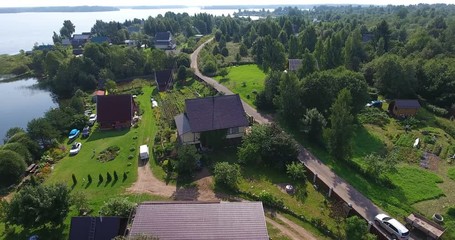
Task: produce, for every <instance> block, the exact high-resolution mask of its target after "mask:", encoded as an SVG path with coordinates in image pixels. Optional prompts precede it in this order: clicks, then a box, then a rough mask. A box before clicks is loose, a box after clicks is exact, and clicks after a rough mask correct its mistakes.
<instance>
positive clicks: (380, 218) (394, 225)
mask: <svg viewBox="0 0 455 240" xmlns="http://www.w3.org/2000/svg"><path fill="white" fill-rule="evenodd" d="M374 221H376V222H377V223H378V224H379V225H380V226H381V227H383V228H384V229H385V230H387V232H389V233H391V234H393V235H395V236H396V237H397V238H398V239H402V240H407V239H409V230H408V229H407V228H406V227H405V226H404V225H403V224H401V223H400V222H398V221H397V220H396V219H394V218H391V217H389V216H387V215H386V214H383V213H381V214H378V215H376V217H374Z"/></svg>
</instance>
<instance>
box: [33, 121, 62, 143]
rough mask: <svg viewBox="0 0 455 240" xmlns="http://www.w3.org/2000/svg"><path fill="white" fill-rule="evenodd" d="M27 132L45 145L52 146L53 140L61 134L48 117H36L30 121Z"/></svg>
mask: <svg viewBox="0 0 455 240" xmlns="http://www.w3.org/2000/svg"><path fill="white" fill-rule="evenodd" d="M27 133H28V135H29V136H30V138H31V139H33V140H35V141H38V142H39V143H41V144H43V145H44V146H45V147H47V146H50V145H51V144H52V140H53V139H56V138H58V135H59V134H58V131H57V130H56V129H55V128H54V127H52V125H51V123H50V122H49V120H48V119H46V118H35V119H33V120H31V121H30V122H28V124H27Z"/></svg>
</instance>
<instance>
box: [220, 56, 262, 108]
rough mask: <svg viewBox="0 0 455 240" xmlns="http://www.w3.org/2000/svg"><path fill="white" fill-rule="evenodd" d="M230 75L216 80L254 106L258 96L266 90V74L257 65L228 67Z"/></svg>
mask: <svg viewBox="0 0 455 240" xmlns="http://www.w3.org/2000/svg"><path fill="white" fill-rule="evenodd" d="M228 71H229V74H228V75H227V76H226V77H225V78H223V77H221V76H217V77H215V79H216V80H217V81H218V82H220V83H222V84H223V85H224V86H226V87H227V88H229V89H230V90H231V91H233V92H234V93H238V94H240V97H241V98H242V100H244V101H245V102H247V103H248V104H250V105H251V106H255V105H254V100H255V99H256V94H257V93H259V92H261V91H262V90H263V89H264V79H265V76H266V75H265V73H264V72H262V70H261V69H259V68H258V66H257V65H255V64H249V65H241V66H233V67H228Z"/></svg>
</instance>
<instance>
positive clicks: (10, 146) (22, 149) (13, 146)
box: [0, 142, 33, 164]
mask: <svg viewBox="0 0 455 240" xmlns="http://www.w3.org/2000/svg"><path fill="white" fill-rule="evenodd" d="M0 149H1V150H11V151H13V152H15V153H17V154H19V155H20V156H21V157H22V158H23V159H24V160H25V162H26V163H27V164H31V163H33V156H32V154H31V153H30V151H29V150H28V148H27V146H26V145H24V144H21V143H18V142H13V143H7V144H5V145H3V147H2V148H0Z"/></svg>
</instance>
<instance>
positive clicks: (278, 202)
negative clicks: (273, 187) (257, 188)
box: [259, 190, 284, 209]
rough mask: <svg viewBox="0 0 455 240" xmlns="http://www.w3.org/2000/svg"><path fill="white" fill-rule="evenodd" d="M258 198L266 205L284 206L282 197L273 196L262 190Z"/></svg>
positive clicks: (280, 207) (279, 207)
mask: <svg viewBox="0 0 455 240" xmlns="http://www.w3.org/2000/svg"><path fill="white" fill-rule="evenodd" d="M259 200H260V201H262V203H264V204H265V205H266V206H269V207H273V208H278V209H282V208H284V202H283V199H280V198H277V197H275V196H274V195H273V194H271V193H269V192H267V191H265V190H263V191H262V192H261V193H260V194H259Z"/></svg>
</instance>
